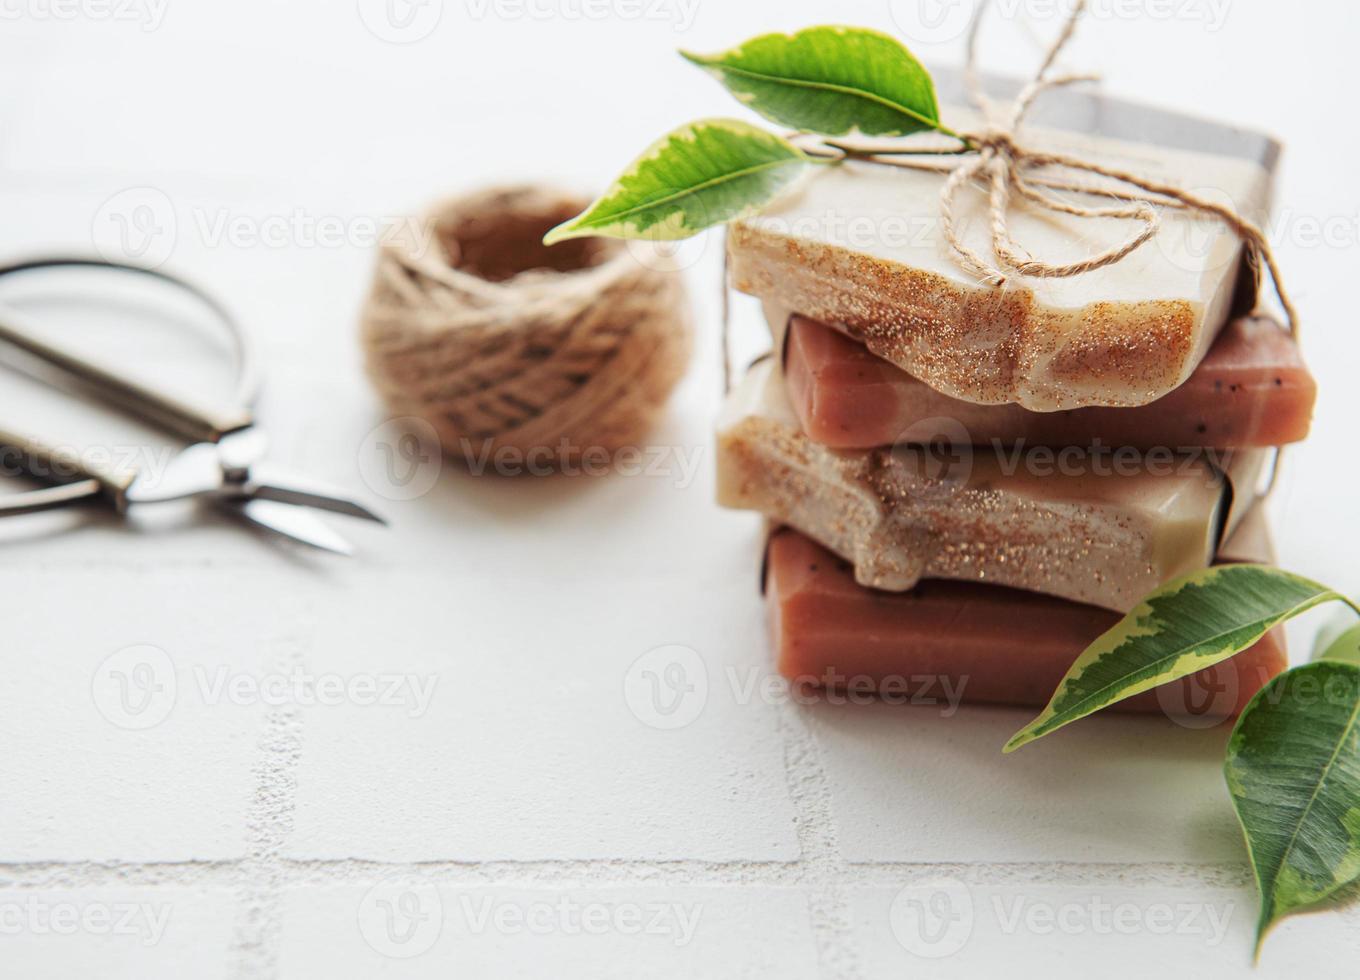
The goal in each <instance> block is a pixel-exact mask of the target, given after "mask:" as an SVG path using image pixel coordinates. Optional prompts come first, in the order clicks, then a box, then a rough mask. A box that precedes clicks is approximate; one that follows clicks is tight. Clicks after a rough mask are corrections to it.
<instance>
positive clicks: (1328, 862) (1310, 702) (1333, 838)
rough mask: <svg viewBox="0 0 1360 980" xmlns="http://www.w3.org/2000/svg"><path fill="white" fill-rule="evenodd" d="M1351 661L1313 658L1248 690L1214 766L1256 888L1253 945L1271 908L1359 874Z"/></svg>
mask: <svg viewBox="0 0 1360 980" xmlns="http://www.w3.org/2000/svg"><path fill="white" fill-rule="evenodd" d="M1357 719H1360V666H1357V665H1356V664H1353V663H1343V662H1337V661H1326V660H1324V661H1318V662H1316V663H1310V664H1305V665H1303V666H1302V667H1295V668H1294V669H1293V670H1290V671H1287V672H1285V673H1283V674H1281V675H1280V676H1279V677H1276V678H1275V679H1274V680H1272V681H1271V682H1270V683H1269V684H1267V685H1266V686H1265V687H1264V688H1262V689H1261V690H1260V691H1258V692H1257V694H1256V697H1254V698H1253V699H1252V701H1251V703H1250V704H1249V705H1247V708H1246V710H1245V711H1243V712H1242V717H1241V718H1239V719H1238V720H1237V726H1236V727H1235V728H1234V729H1233V733H1232V737H1231V738H1230V739H1229V740H1228V755H1227V760H1226V762H1225V763H1224V766H1223V772H1224V775H1225V776H1226V778H1227V780H1228V790H1229V791H1230V792H1231V793H1232V798H1233V805H1234V806H1235V807H1236V808H1237V818H1238V820H1240V821H1241V823H1242V830H1243V833H1244V834H1245V835H1246V839H1247V850H1248V851H1249V852H1250V854H1251V864H1252V869H1253V870H1254V871H1255V873H1256V884H1257V885H1258V887H1259V888H1260V891H1261V917H1260V920H1259V922H1258V924H1257V929H1256V952H1257V955H1258V956H1259V955H1260V952H1261V942H1262V940H1264V939H1265V935H1266V932H1267V930H1269V929H1270V927H1271V926H1272V925H1274V924H1275V922H1277V921H1278V920H1279V919H1280V918H1281V917H1283V916H1285V915H1288V914H1289V913H1291V912H1294V911H1297V910H1299V909H1302V908H1306V907H1308V906H1311V905H1316V904H1317V903H1318V902H1321V901H1322V900H1324V899H1326V898H1328V897H1330V896H1332V895H1334V894H1335V893H1336V892H1337V891H1338V890H1340V889H1341V888H1343V887H1345V886H1346V885H1348V884H1349V883H1351V882H1353V881H1355V880H1356V879H1357V878H1360V724H1357Z"/></svg>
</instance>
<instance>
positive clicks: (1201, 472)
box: [718, 93, 1316, 715]
mask: <svg viewBox="0 0 1360 980" xmlns="http://www.w3.org/2000/svg"><path fill="white" fill-rule="evenodd" d="M1056 95H1057V93H1055V97H1056ZM1063 98H1065V99H1068V100H1069V101H1067V102H1064V101H1063V99H1056V98H1055V104H1058V105H1060V106H1061V105H1066V106H1067V108H1068V109H1070V110H1071V111H1069V112H1066V114H1064V112H1063V111H1061V110H1060V111H1059V112H1058V116H1059V117H1061V118H1050V119H1048V120H1047V122H1048V124H1049V125H1050V126H1051V127H1054V128H1051V129H1043V128H1041V127H1036V128H1034V129H1031V130H1030V131H1028V132H1027V133H1026V142H1027V143H1034V144H1038V145H1042V146H1045V147H1048V148H1052V149H1055V150H1057V151H1059V152H1066V153H1068V154H1069V155H1072V156H1078V157H1087V158H1094V159H1098V160H1100V161H1101V162H1103V163H1106V164H1113V165H1114V166H1117V167H1121V168H1124V169H1129V170H1136V171H1139V172H1141V173H1144V174H1146V175H1148V176H1151V177H1156V178H1162V179H1165V180H1167V181H1169V182H1173V183H1177V184H1180V185H1182V186H1190V187H1196V186H1199V187H1206V186H1207V187H1213V188H1216V189H1217V190H1218V191H1219V195H1218V196H1219V197H1220V198H1223V197H1226V198H1227V199H1229V200H1230V201H1231V203H1232V204H1233V206H1235V207H1236V209H1237V211H1238V212H1239V213H1241V214H1243V215H1245V216H1247V217H1250V218H1252V219H1253V220H1257V221H1260V220H1261V219H1262V218H1263V217H1265V216H1266V214H1267V212H1268V208H1269V204H1270V188H1271V176H1272V172H1273V168H1274V164H1275V158H1276V154H1277V151H1278V147H1277V146H1276V145H1275V144H1274V143H1273V142H1272V141H1270V140H1269V139H1267V138H1264V137H1259V136H1254V135H1252V134H1243V133H1240V132H1235V131H1230V130H1227V129H1225V128H1224V127H1216V126H1213V125H1211V124H1202V123H1199V122H1198V121H1191V120H1186V119H1184V118H1182V117H1176V116H1173V115H1168V114H1165V113H1157V112H1155V111H1151V110H1146V109H1137V108H1135V107H1129V106H1120V105H1117V104H1115V103H1109V102H1106V101H1104V100H1094V101H1086V102H1081V101H1080V99H1076V101H1072V99H1074V98H1075V97H1069V96H1068V95H1067V94H1066V93H1063ZM946 116H949V117H950V118H960V117H961V114H954V115H953V116H951V115H950V113H948V112H947V113H946ZM965 123H966V120H965ZM941 181H942V178H941V176H940V175H939V174H938V173H929V172H923V171H913V170H903V169H896V168H890V167H880V166H873V165H870V164H861V163H850V164H845V165H840V166H837V167H832V168H826V169H824V170H822V171H820V172H819V173H818V175H817V176H815V177H814V178H812V179H811V180H809V181H807V182H806V183H805V184H803V185H801V186H800V187H799V188H798V189H796V190H795V191H794V192H793V193H790V194H787V195H785V196H783V197H781V198H780V199H779V200H777V201H776V202H775V203H774V204H773V205H771V206H770V207H768V208H767V209H765V210H764V211H763V212H761V213H760V214H757V215H755V216H752V217H749V218H746V219H743V220H741V221H738V222H736V223H734V224H733V225H732V227H731V229H730V234H729V237H728V259H729V266H730V270H731V276H732V284H733V285H734V286H736V287H737V288H738V289H741V290H744V291H746V292H748V293H751V294H753V295H755V296H757V297H758V298H759V299H760V300H761V301H762V302H763V304H764V306H765V310H766V316H767V318H768V319H769V323H770V327H771V332H772V334H773V335H774V339H775V355H774V356H772V357H770V358H768V359H766V360H765V361H764V362H762V363H760V364H758V365H756V366H755V367H753V368H752V369H751V370H750V371H749V372H748V374H747V375H746V377H745V378H744V379H743V380H742V381H741V383H740V384H739V385H738V386H737V387H736V388H735V390H734V391H733V392H732V393H731V395H730V396H729V399H728V401H727V404H726V405H725V407H724V411H723V413H722V416H721V418H720V421H719V425H718V499H719V502H720V503H722V504H724V505H726V506H729V507H736V508H743V509H747V510H753V511H757V512H759V513H761V514H763V515H764V516H765V517H767V518H768V519H769V520H770V521H771V522H772V524H773V525H775V526H776V527H777V528H778V530H777V531H776V532H775V534H774V536H773V538H772V540H771V542H770V545H769V552H768V555H767V563H768V564H767V571H768V575H767V594H768V602H769V607H770V617H771V626H772V633H773V640H774V646H775V649H776V654H777V657H778V662H779V668H780V670H781V671H782V672H783V673H784V674H785V675H786V676H788V677H789V678H790V679H792V680H795V681H800V682H805V683H812V684H820V685H823V686H829V687H835V686H838V685H843V684H844V685H851V686H860V687H861V689H862V686H863V684H864V683H867V684H868V685H869V686H870V687H872V688H874V689H877V690H879V691H880V693H886V686H887V685H888V684H889V683H890V682H892V681H894V680H896V681H898V682H899V683H898V685H897V686H898V687H900V686H901V683H907V682H909V679H910V678H912V677H921V676H928V677H934V678H948V679H949V680H950V681H951V685H950V686H951V689H952V690H955V691H961V692H962V694H963V699H964V700H965V701H967V700H975V701H986V702H993V703H1010V704H1019V705H1040V704H1044V703H1046V702H1047V701H1048V700H1049V698H1050V697H1051V696H1052V694H1053V692H1054V689H1055V688H1056V686H1057V685H1058V683H1059V681H1060V679H1061V678H1062V676H1063V675H1064V673H1065V672H1066V670H1067V669H1068V667H1069V666H1070V665H1071V663H1072V661H1073V660H1074V659H1075V658H1076V657H1077V656H1078V655H1079V654H1080V653H1081V651H1082V650H1083V649H1084V648H1085V647H1086V646H1088V645H1089V644H1090V643H1091V642H1092V641H1093V640H1094V639H1095V638H1096V637H1098V636H1099V635H1100V634H1101V633H1103V632H1104V631H1105V630H1107V629H1109V628H1110V627H1111V626H1112V625H1114V623H1116V622H1117V621H1118V619H1119V617H1120V615H1121V614H1122V613H1125V612H1128V611H1129V610H1131V609H1132V608H1134V607H1135V606H1136V605H1137V603H1138V602H1139V601H1140V600H1141V599H1142V598H1143V597H1144V596H1145V595H1146V594H1147V593H1149V592H1151V591H1152V590H1154V589H1156V588H1158V587H1159V586H1161V585H1163V584H1165V583H1166V582H1168V581H1170V580H1172V579H1175V578H1178V577H1180V576H1182V575H1186V574H1189V573H1192V572H1195V571H1198V570H1201V569H1204V568H1207V567H1209V566H1210V565H1211V564H1213V563H1215V562H1216V561H1217V562H1222V561H1228V560H1236V561H1240V560H1248V561H1269V560H1270V549H1269V543H1268V537H1267V531H1266V528H1265V522H1264V518H1263V516H1262V508H1261V507H1259V506H1257V503H1256V501H1257V499H1258V494H1259V488H1260V486H1261V483H1262V481H1263V477H1264V475H1265V473H1266V471H1267V469H1268V467H1270V466H1271V465H1272V460H1273V458H1274V456H1275V454H1276V452H1277V447H1279V446H1282V445H1285V444H1288V443H1292V442H1297V441H1299V440H1301V439H1303V438H1304V437H1305V436H1306V434H1307V432H1308V428H1309V423H1310V417H1311V413H1312V408H1313V402H1314V400H1315V397H1316V390H1315V385H1314V383H1313V379H1312V377H1311V376H1310V375H1309V373H1308V370H1307V368H1306V367H1305V366H1304V364H1303V361H1302V359H1301V357H1300V355H1299V350H1298V347H1297V344H1296V343H1295V342H1294V340H1293V339H1292V338H1291V337H1290V336H1289V334H1288V333H1287V332H1286V331H1285V330H1284V329H1283V328H1282V327H1281V326H1280V325H1279V324H1278V323H1277V322H1275V321H1273V320H1271V319H1269V318H1267V317H1265V316H1262V315H1259V314H1252V308H1253V306H1254V300H1255V292H1256V280H1255V274H1254V269H1253V267H1252V264H1251V263H1249V262H1244V261H1243V260H1242V253H1243V250H1242V247H1241V243H1240V241H1238V239H1237V238H1236V237H1235V236H1234V235H1233V234H1232V232H1230V231H1229V230H1228V229H1227V228H1226V227H1224V226H1223V225H1222V224H1221V223H1218V222H1217V221H1216V220H1214V219H1203V218H1200V217H1197V216H1195V215H1194V214H1191V213H1188V212H1184V211H1175V210H1164V211H1163V212H1162V220H1163V227H1162V231H1161V234H1160V235H1159V236H1158V238H1157V239H1156V241H1155V242H1151V243H1148V244H1146V245H1144V246H1143V247H1142V248H1140V249H1138V250H1137V251H1135V252H1134V253H1132V254H1131V255H1129V256H1128V257H1127V258H1125V259H1124V260H1122V261H1120V262H1118V263H1116V264H1114V265H1111V266H1108V267H1105V268H1102V269H1099V270H1095V271H1092V272H1089V273H1086V274H1083V275H1080V276H1074V277H1071V278H1067V279H1037V278H1028V277H1024V276H1011V277H1010V278H1009V279H1008V280H1007V281H1006V282H1005V283H1004V285H1002V286H1000V287H998V286H994V285H992V284H989V283H982V282H979V281H977V279H976V278H975V277H973V276H972V275H970V274H969V273H968V272H966V271H964V270H963V269H961V268H960V267H959V266H958V264H957V263H956V262H955V261H954V259H953V257H952V255H951V253H950V250H949V248H948V246H947V244H946V243H945V242H944V241H943V240H942V238H941V236H940V234H939V227H938V207H939V191H940V185H941ZM1211 196H1212V195H1211ZM903 216H905V218H906V219H907V222H908V226H907V227H908V228H909V229H911V228H914V229H915V231H916V233H914V234H911V233H906V234H899V233H897V232H894V233H893V234H892V235H889V234H888V231H889V229H890V228H892V229H898V230H899V231H900V230H901V229H900V221H898V223H897V224H894V220H895V219H901V218H903ZM1009 217H1010V225H1011V228H1012V231H1013V232H1014V235H1015V238H1016V239H1017V240H1018V241H1019V242H1021V243H1022V246H1023V247H1024V248H1026V249H1028V250H1029V251H1030V252H1031V253H1033V254H1035V255H1038V256H1042V257H1043V258H1045V259H1048V260H1051V261H1069V260H1072V259H1075V258H1079V257H1082V256H1085V255H1089V254H1090V253H1091V252H1092V251H1098V250H1100V249H1103V248H1105V247H1106V246H1108V245H1111V244H1113V243H1115V242H1116V241H1118V240H1120V239H1122V238H1123V237H1124V236H1125V235H1127V234H1128V233H1129V230H1130V229H1129V227H1128V225H1127V224H1126V223H1120V222H1114V221H1109V220H1105V219H1100V220H1094V221H1092V220H1086V219H1080V218H1075V217H1073V216H1069V215H1064V214H1055V213H1051V212H1042V213H1040V212H1037V211H1034V210H1033V209H1032V208H1031V206H1030V205H1029V203H1028V202H1026V201H1016V202H1015V204H1014V207H1013V210H1012V212H1011V213H1010V215H1009ZM955 218H956V222H957V223H958V225H959V226H960V227H961V228H962V229H963V234H964V237H965V240H966V241H967V243H968V244H969V245H970V246H972V247H973V248H974V249H975V250H976V251H978V252H980V253H984V254H986V253H988V252H989V249H990V246H989V242H988V235H989V232H988V228H989V221H988V219H987V214H986V200H985V197H984V196H983V195H982V194H981V193H976V192H974V191H972V190H969V191H967V192H965V193H964V194H963V195H962V197H961V198H960V201H959V204H958V208H957V210H956V214H955ZM912 222H915V224H913V223H912ZM1284 666H1285V653H1284V646H1283V640H1282V638H1281V636H1280V635H1279V633H1278V632H1272V633H1270V634H1268V635H1267V636H1266V637H1265V638H1263V639H1262V640H1261V641H1260V642H1259V643H1258V644H1257V645H1256V646H1255V647H1254V648H1253V649H1252V650H1250V651H1248V652H1246V653H1244V654H1243V655H1241V656H1239V657H1236V658H1234V659H1232V660H1231V661H1228V662H1225V663H1224V664H1221V665H1218V666H1216V667H1213V668H1210V669H1209V670H1206V671H1202V672H1200V674H1198V675H1195V676H1193V677H1191V678H1186V679H1185V680H1183V681H1180V682H1177V683H1176V684H1174V685H1168V686H1166V687H1164V688H1161V689H1158V690H1157V691H1155V692H1148V693H1147V694H1145V695H1142V696H1140V697H1138V698H1134V699H1130V700H1129V701H1128V702H1127V703H1126V704H1124V705H1123V707H1126V708H1130V709H1135V710H1161V711H1165V712H1170V713H1176V712H1177V708H1178V707H1179V708H1185V709H1186V710H1187V711H1189V712H1190V713H1195V712H1196V710H1197V709H1196V708H1195V706H1196V705H1201V704H1202V703H1203V700H1204V699H1203V698H1202V697H1200V696H1198V694H1197V692H1200V693H1202V692H1204V691H1209V692H1217V694H1216V695H1215V696H1214V697H1213V698H1212V699H1211V703H1210V704H1209V705H1208V707H1207V708H1206V711H1207V713H1208V714H1210V715H1232V714H1235V713H1236V712H1238V711H1239V710H1240V709H1241V708H1242V706H1243V705H1244V704H1245V703H1246V701H1247V699H1248V698H1250V696H1251V695H1252V694H1253V693H1254V692H1255V691H1257V690H1259V689H1260V687H1261V686H1262V685H1263V684H1264V683H1265V682H1266V681H1267V680H1269V678H1270V677H1272V676H1274V675H1275V674H1277V673H1278V672H1279V671H1280V670H1282V669H1283V667H1284ZM898 693H900V691H899V692H898Z"/></svg>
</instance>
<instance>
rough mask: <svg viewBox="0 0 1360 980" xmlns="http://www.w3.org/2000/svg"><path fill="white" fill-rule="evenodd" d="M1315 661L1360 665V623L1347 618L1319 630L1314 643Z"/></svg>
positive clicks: (1351, 617)
mask: <svg viewBox="0 0 1360 980" xmlns="http://www.w3.org/2000/svg"><path fill="white" fill-rule="evenodd" d="M1313 659H1314V660H1340V661H1342V662H1344V663H1351V664H1357V665H1360V623H1356V622H1355V619H1354V617H1353V616H1347V617H1346V618H1345V619H1339V620H1338V621H1337V622H1334V623H1328V624H1327V625H1326V626H1324V627H1323V628H1322V629H1320V630H1318V635H1317V638H1316V639H1315V640H1314V641H1313Z"/></svg>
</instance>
